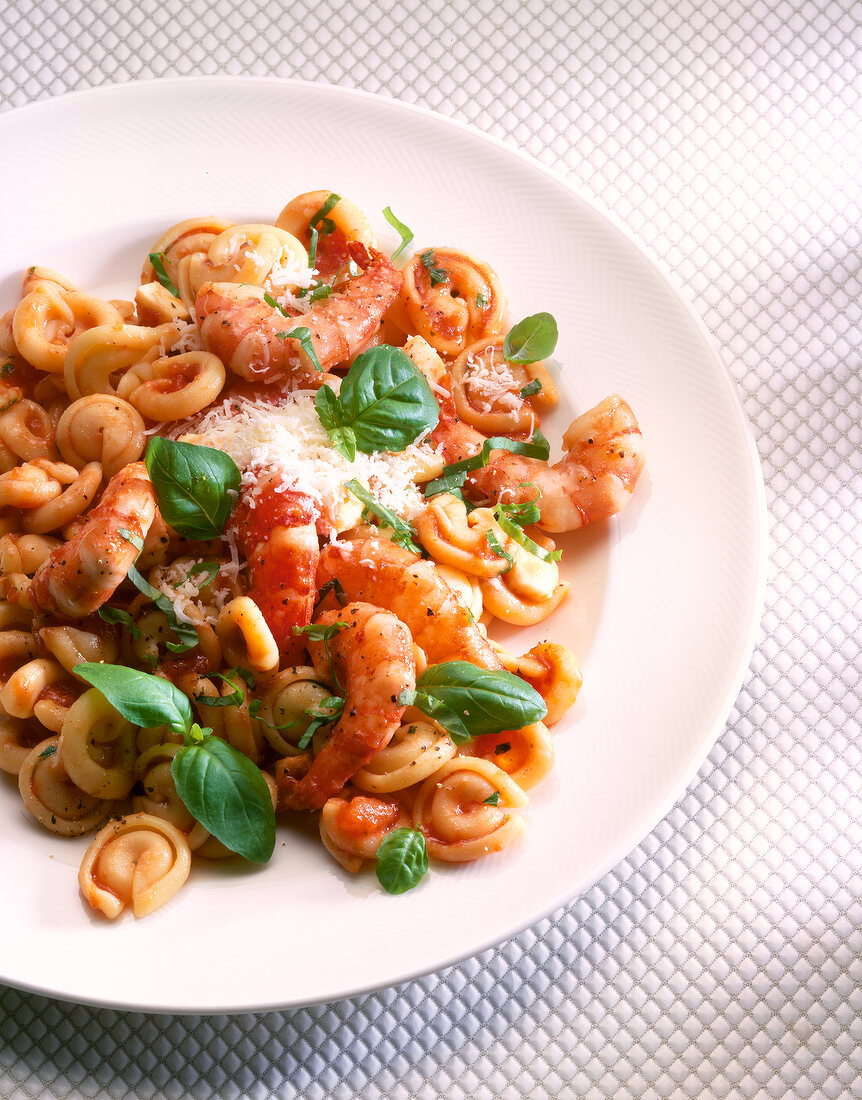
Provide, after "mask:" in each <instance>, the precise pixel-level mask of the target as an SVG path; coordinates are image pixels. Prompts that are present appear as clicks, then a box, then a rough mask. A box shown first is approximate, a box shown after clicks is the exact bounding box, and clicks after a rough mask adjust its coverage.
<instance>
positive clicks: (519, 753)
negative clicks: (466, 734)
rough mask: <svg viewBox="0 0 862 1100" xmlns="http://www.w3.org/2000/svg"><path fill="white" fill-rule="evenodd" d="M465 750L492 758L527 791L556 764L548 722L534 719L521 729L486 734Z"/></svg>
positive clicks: (487, 758)
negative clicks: (546, 723) (530, 723)
mask: <svg viewBox="0 0 862 1100" xmlns="http://www.w3.org/2000/svg"><path fill="white" fill-rule="evenodd" d="M462 752H464V754H465V755H469V756H477V757H481V758H482V759H484V760H490V761H491V762H492V763H493V764H495V765H496V766H497V767H498V768H501V769H502V770H503V771H504V772H505V773H506V774H507V775H508V776H509V778H510V779H512V780H513V781H514V782H515V783H517V784H518V786H519V787H520V788H521V790H523V791H528V790H530V788H531V787H535V785H536V784H537V783H538V782H540V781H541V780H542V779H544V778H545V776H546V775H547V774H548V773H549V772H550V770H551V768H552V767H553V766H554V742H553V740H552V739H551V735H550V734H549V733H548V728H547V726H546V725H545V724H544V722H534V723H533V724H532V725H529V726H524V728H523V729H519V730H505V731H504V732H503V733H494V734H483V735H482V736H481V737H477V738H475V739H474V740H473V741H471V742H470V744H469V745H467V746H466V747H465V748H464V749H462Z"/></svg>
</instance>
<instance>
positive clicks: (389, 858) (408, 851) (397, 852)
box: [377, 826, 428, 894]
mask: <svg viewBox="0 0 862 1100" xmlns="http://www.w3.org/2000/svg"><path fill="white" fill-rule="evenodd" d="M427 871H428V850H427V848H426V846H425V837H424V836H423V835H422V833H421V831H420V830H419V829H410V828H407V827H406V826H405V827H404V828H401V829H393V831H392V832H391V833H389V834H388V835H387V836H385V837H384V838H383V840H382V841H381V843H380V847H379V848H378V849H377V881H378V882H379V883H380V885H381V886H382V887H383V889H384V890H385V891H386V892H387V893H388V894H403V893H405V892H406V891H407V890H412V889H413V887H414V886H416V885H417V884H418V882H419V880H420V879H421V878H422V877H423V875H425V874H426V873H427Z"/></svg>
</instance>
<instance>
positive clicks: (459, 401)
mask: <svg viewBox="0 0 862 1100" xmlns="http://www.w3.org/2000/svg"><path fill="white" fill-rule="evenodd" d="M534 382H539V383H540V384H541V389H540V390H539V392H538V393H536V394H534V395H532V396H527V397H524V396H523V395H522V392H521V391H522V390H523V389H524V388H525V387H527V386H528V385H529V384H530V383H534ZM451 387H452V397H453V399H454V401H455V410H456V412H457V413H458V416H459V418H460V419H461V420H463V421H464V422H465V423H466V424H472V426H473V427H474V428H478V429H479V431H481V432H484V433H485V434H486V435H514V434H518V433H532V431H533V429H534V428H535V427H536V424H537V416H536V412H537V410H542V409H547V408H552V407H553V406H554V405H555V404H556V403H557V400H558V395H557V387H556V385H555V383H554V381H553V379H552V378H551V376H550V374H549V373H548V370H547V368H546V367H545V365H544V364H543V363H525V364H519V363H510V362H508V361H507V360H506V358H505V357H504V355H503V340H502V339H500V337H499V336H496V335H495V336H491V337H486V338H484V339H482V340H478V341H476V342H475V343H473V344H471V345H470V346H469V347H468V348H465V349H464V351H463V352H461V354H460V355H459V356H458V358H457V359H456V360H455V362H454V363H453V364H452V374H451Z"/></svg>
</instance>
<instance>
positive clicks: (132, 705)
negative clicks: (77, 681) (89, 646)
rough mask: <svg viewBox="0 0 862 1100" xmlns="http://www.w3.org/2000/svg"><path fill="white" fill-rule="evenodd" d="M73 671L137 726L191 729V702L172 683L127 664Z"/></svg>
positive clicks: (179, 730) (93, 665)
mask: <svg viewBox="0 0 862 1100" xmlns="http://www.w3.org/2000/svg"><path fill="white" fill-rule="evenodd" d="M72 671H73V672H74V673H75V674H76V675H77V676H80V677H81V679H82V680H86V681H87V683H88V684H91V685H92V686H93V687H94V688H98V690H99V691H101V693H102V694H103V695H104V696H105V698H106V699H107V700H108V702H109V703H110V704H111V706H112V707H113V708H114V710H118V711H119V712H120V714H122V716H123V717H124V718H126V719H128V721H129V722H131V723H132V724H133V725H135V726H143V728H144V729H152V728H153V727H154V726H168V727H170V729H172V730H173V731H174V732H176V733H181V734H183V735H185V734H187V733H188V731H189V730H190V729H191V726H192V722H193V716H192V706H191V703H190V702H189V700H188V697H187V696H186V695H184V694H183V692H181V691H180V689H179V688H177V687H174V685H173V684H172V683H171V682H170V680H163V679H162V678H161V676H151V675H150V674H149V673H148V672H139V671H138V670H137V669H135V668H126V666H125V665H104V664H98V663H94V662H88V663H86V664H81V665H75V667H74V668H73V669H72Z"/></svg>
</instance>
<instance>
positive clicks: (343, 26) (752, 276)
mask: <svg viewBox="0 0 862 1100" xmlns="http://www.w3.org/2000/svg"><path fill="white" fill-rule="evenodd" d="M0 20H2V35H0V109H11V108H14V107H16V106H18V105H21V104H25V103H29V102H31V101H33V100H37V99H44V98H46V97H49V96H54V95H58V94H61V93H63V92H65V91H68V90H76V89H81V88H85V87H90V86H94V85H101V84H106V83H110V82H122V81H127V80H130V79H138V78H154V77H159V76H162V75H170V76H176V75H183V74H198V73H204V74H208V73H213V74H214V73H228V74H253V75H258V76H261V75H274V76H281V77H286V76H290V77H299V78H303V79H307V80H315V81H326V82H330V83H335V84H340V85H344V86H350V87H357V88H363V89H365V90H366V91H371V92H377V93H380V94H382V95H387V96H392V97H396V98H399V99H402V100H405V101H408V102H412V103H419V104H422V105H424V106H426V107H430V108H432V109H434V110H437V111H439V112H441V113H443V114H446V115H450V116H453V117H456V118H459V119H461V120H463V121H466V122H469V123H471V124H472V125H474V126H475V127H477V128H479V129H481V130H484V131H486V132H489V133H492V134H494V135H496V136H498V137H500V138H502V139H503V140H504V141H507V142H509V143H511V144H512V145H514V146H520V147H522V148H524V149H525V150H526V151H527V152H529V153H530V154H532V155H533V156H534V157H536V158H537V159H538V160H540V161H541V162H543V163H544V164H546V165H549V166H550V167H552V168H553V169H555V170H556V171H558V172H559V173H561V174H562V175H564V176H565V177H567V178H568V179H569V180H570V181H571V183H573V184H574V185H575V186H576V187H577V188H578V189H579V190H580V191H581V192H582V193H583V194H584V195H586V196H587V197H588V198H591V199H593V200H594V201H595V202H596V203H597V204H598V205H599V206H600V207H602V208H605V209H607V210H609V211H610V212H612V214H613V215H614V216H615V218H616V219H618V220H621V221H622V222H624V223H625V224H626V225H627V226H628V227H629V228H630V230H631V231H632V233H633V234H634V235H635V236H636V237H638V238H639V239H640V240H641V241H642V242H643V243H644V244H645V245H646V246H647V247H648V248H649V249H650V250H652V252H653V253H654V254H655V255H656V256H657V257H658V258H659V260H660V261H661V263H662V264H663V266H664V267H665V268H667V269H669V270H670V271H671V272H672V273H673V274H674V276H675V278H676V281H677V282H678V284H679V285H680V286H681V287H682V289H683V292H684V293H686V294H687V296H688V297H689V298H690V299H691V300H692V301H693V302H694V304H695V306H696V308H697V310H698V312H699V313H700V314H701V315H702V316H703V318H704V319H705V321H706V324H707V325H708V327H709V329H710V330H711V331H712V333H713V334H714V335H715V337H716V339H717V340H718V342H719V343H720V345H721V346H722V348H723V350H724V353H725V358H726V360H727V362H728V364H729V368H730V371H731V372H732V376H733V379H734V381H735V383H736V385H737V386H738V389H739V392H740V395H741V397H742V399H743V402H744V406H745V409H746V412H747V414H748V416H749V418H750V419H751V421H752V423H753V425H754V429H755V433H756V438H757V442H758V447H759V451H760V455H761V458H762V461H763V469H764V475H765V479H766V485H767V498H768V505H769V510H770V517H771V518H770V532H771V540H772V552H771V562H770V568H769V576H768V591H767V598H766V611H765V616H764V620H763V627H762V633H761V636H760V638H759V640H758V643H757V646H756V650H755V653H754V656H753V659H752V663H751V670H750V675H749V677H748V679H747V681H746V683H745V685H744V688H743V690H742V692H741V694H740V696H739V699H738V700H737V702H736V705H735V707H734V709H733V712H732V714H731V715H730V717H729V720H728V724H727V728H726V730H725V731H724V733H723V735H722V736H721V737H720V738H719V740H718V742H717V743H716V745H715V747H714V749H713V751H712V752H711V754H710V756H709V759H708V761H707V762H706V763H705V764H704V766H703V767H702V769H701V771H700V773H699V776H698V778H697V780H696V781H695V782H694V783H693V784H692V785H691V787H690V789H689V790H688V792H687V793H686V795H685V797H683V798H682V800H681V801H680V802H679V804H678V805H677V806H676V807H675V808H674V809H673V810H672V811H671V812H670V813H669V814H668V816H667V817H666V818H665V820H664V821H662V823H661V824H660V825H659V826H658V827H657V828H656V829H655V831H654V832H653V833H652V834H651V835H650V836H649V837H647V838H646V839H645V840H644V841H643V843H641V844H640V845H639V847H638V848H637V849H635V851H633V852H632V853H631V854H630V856H628V858H626V859H625V860H624V861H623V862H622V863H620V864H619V865H618V866H617V867H616V868H615V869H614V870H613V871H611V872H610V873H608V874H607V875H606V876H605V877H604V878H603V879H602V880H601V881H600V882H599V883H597V884H596V885H595V886H594V887H593V888H592V889H591V890H590V891H589V892H588V893H587V894H586V895H584V896H583V897H581V898H579V899H577V900H575V901H573V902H572V903H571V904H570V905H568V906H567V907H565V908H564V909H562V910H560V911H559V912H557V913H555V914H554V915H553V916H552V917H550V918H549V919H547V920H544V921H542V922H540V923H539V924H537V925H536V926H535V927H533V928H530V929H529V930H528V931H526V932H524V933H523V934H521V935H519V936H517V937H516V938H514V939H512V940H510V941H508V942H506V943H504V944H501V945H500V946H499V947H497V948H495V949H494V950H489V951H486V952H484V953H483V954H482V955H480V956H479V957H477V958H475V959H471V960H469V961H467V962H465V963H463V964H461V965H459V966H456V967H453V968H451V969H448V970H445V971H443V972H442V973H438V974H434V975H431V976H428V977H426V978H423V979H421V980H419V981H415V982H411V983H408V984H406V985H404V986H401V987H399V988H397V989H390V990H387V991H385V992H381V993H376V994H373V995H367V996H363V997H359V998H357V999H355V1000H351V1001H342V1002H338V1003H334V1004H330V1005H323V1006H318V1007H314V1008H309V1009H305V1010H301V1011H296V1012H289V1013H267V1014H263V1015H243V1016H236V1017H165V1016H146V1015H141V1014H137V1013H132V1014H124V1013H121V1012H116V1011H112V1010H106V1009H102V1010H100V1009H95V1008H85V1007H74V1006H69V1005H65V1004H61V1003H59V1002H54V1001H51V1000H50V999H47V998H45V997H42V996H38V995H35V994H28V993H23V992H20V991H17V990H15V989H8V988H3V987H0V1014H2V1022H0V1096H3V1097H4V1098H5V1097H14V1098H15V1100H23V1098H24V1097H48V1096H50V1097H78V1096H86V1097H92V1098H99V1100H102V1098H111V1100H122V1098H125V1097H142V1098H143V1097H154V1096H166V1097H178V1098H179V1097H184V1096H193V1097H200V1098H210V1097H219V1098H221V1097H225V1098H228V1097H230V1098H234V1097H245V1096H248V1097H255V1098H260V1100H262V1098H265V1097H271V1096H272V1097H280V1098H288V1097H290V1098H293V1097H302V1098H318V1097H330V1096H331V1097H338V1098H346V1097H351V1096H361V1097H363V1098H369V1100H371V1098H377V1097H381V1098H382V1097H390V1098H397V1100H402V1098H407V1097H421V1098H430V1097H437V1096H441V1097H442V1096H446V1097H450V1098H458V1097H481V1098H488V1100H491V1098H516V1097H534V1098H541V1097H549V1096H584V1097H591V1098H592V1097H607V1096H637V1097H662V1098H669V1097H678V1096H679V1097H683V1096H705V1095H706V1096H717V1097H787V1096H793V1097H806V1098H807V1097H829V1098H834V1097H842V1096H860V1095H862V1072H860V1071H862V1023H860V1007H862V990H860V983H862V931H860V923H862V905H860V895H862V876H860V869H862V855H860V816H861V815H860V806H862V803H860V793H862V792H860V745H859V713H860V683H859V681H860V633H859V611H858V608H859V605H860V601H862V585H860V578H859V563H860V556H862V551H860V542H862V539H860V528H859V520H860V503H859V501H860V495H862V493H860V490H862V458H860V443H862V428H860V389H862V382H860V351H859V348H860V331H859V330H860V307H859V294H860V261H859V244H860V231H862V225H861V224H860V196H862V188H860V178H862V163H860V160H862V158H860V133H862V118H860V69H862V63H860V48H862V6H860V4H859V3H854V2H853V0H816V2H802V0H797V2H795V3H794V2H790V0H771V2H767V0H747V2H742V0H710V2H705V3H695V2H694V0H652V2H650V3H647V2H642V0H601V2H588V0H529V2H527V3H517V2H515V0H502V2H499V0H472V2H470V3H467V2H466V0H459V2H458V3H454V4H445V5H444V4H422V3H419V2H418V0H393V2H392V3H390V4H383V3H380V2H378V0H373V2H372V3H370V4H365V3H362V2H360V0H338V2H337V3H336V2H335V0H316V2H313V3H312V2H310V0H294V2H293V3H292V4H290V5H287V4H284V5H279V4H273V3H264V2H263V0H244V2H243V3H242V4H240V3H239V0H236V2H231V0H211V2H209V3H204V2H203V0H187V2H185V3H180V2H179V0H162V2H161V3H158V4H157V3H154V2H152V0H134V2H133V0H112V2H111V3H108V2H107V0H44V2H43V3H41V4H38V5H37V4H33V3H32V0H4V2H3V3H0ZM2 164H3V172H4V173H10V172H14V171H15V170H16V167H15V158H14V151H12V150H3V157H2ZM8 214H9V212H8V211H6V212H5V215H4V216H8ZM0 221H2V218H0ZM0 246H2V242H0ZM723 534H724V535H725V536H726V537H728V538H732V537H733V532H732V531H730V532H724V533H723ZM4 903H6V904H8V903H9V899H5V901H4ZM50 949H51V945H50V943H46V944H45V950H46V951H50Z"/></svg>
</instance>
